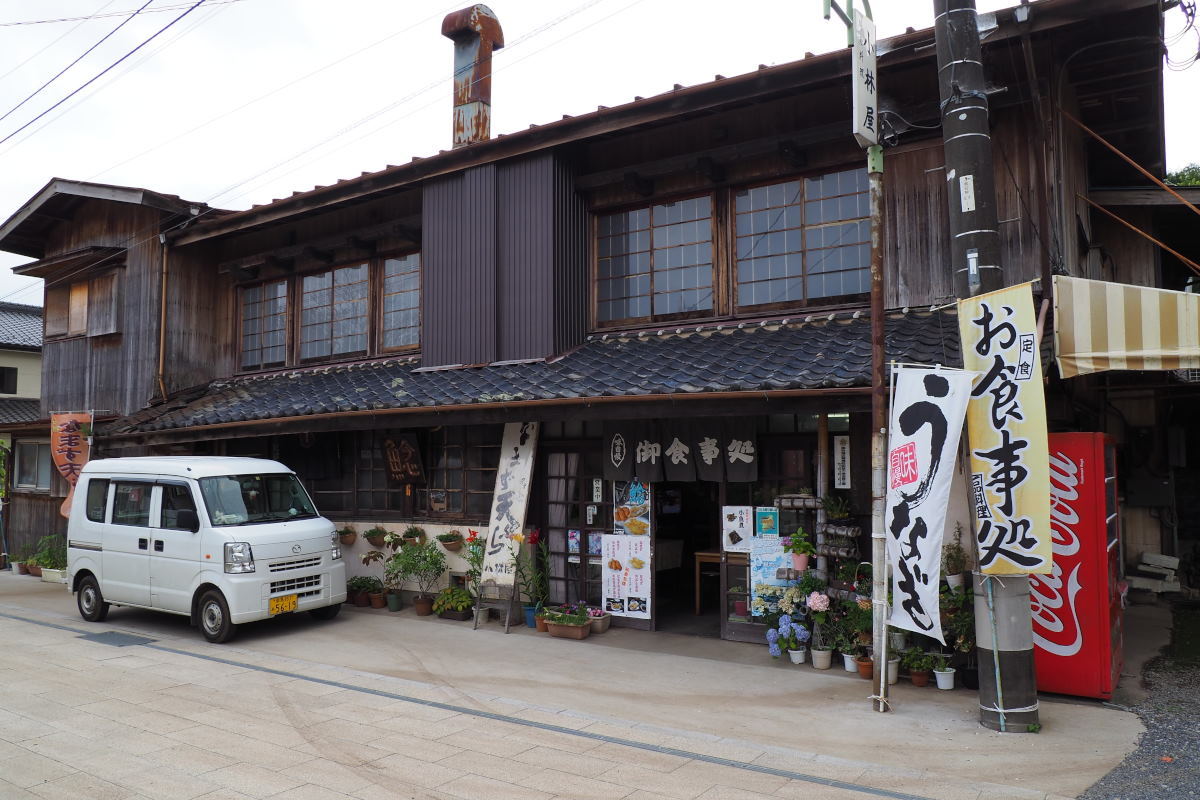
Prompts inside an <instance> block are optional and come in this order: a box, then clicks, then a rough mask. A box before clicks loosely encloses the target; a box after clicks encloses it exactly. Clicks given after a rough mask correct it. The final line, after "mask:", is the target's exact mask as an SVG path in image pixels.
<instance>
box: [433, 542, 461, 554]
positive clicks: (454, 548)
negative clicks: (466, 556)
mask: <svg viewBox="0 0 1200 800" xmlns="http://www.w3.org/2000/svg"><path fill="white" fill-rule="evenodd" d="M439 541H441V540H439ZM462 546H463V540H462V539H455V540H454V541H452V542H442V547H444V548H446V552H447V553H457V552H458V551H459V550H462Z"/></svg>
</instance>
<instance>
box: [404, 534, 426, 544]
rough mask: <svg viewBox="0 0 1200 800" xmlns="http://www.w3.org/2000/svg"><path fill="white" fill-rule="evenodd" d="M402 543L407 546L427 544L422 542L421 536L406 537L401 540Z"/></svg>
mask: <svg viewBox="0 0 1200 800" xmlns="http://www.w3.org/2000/svg"><path fill="white" fill-rule="evenodd" d="M400 541H402V542H403V543H404V544H405V545H410V544H411V545H422V544H425V542H423V541H421V537H419V536H405V537H403V538H401V540H400Z"/></svg>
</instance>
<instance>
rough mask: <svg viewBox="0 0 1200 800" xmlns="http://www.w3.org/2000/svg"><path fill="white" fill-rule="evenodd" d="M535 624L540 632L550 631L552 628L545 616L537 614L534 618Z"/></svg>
mask: <svg viewBox="0 0 1200 800" xmlns="http://www.w3.org/2000/svg"><path fill="white" fill-rule="evenodd" d="M533 624H534V627H536V628H537V631H538V633H548V632H549V631H550V628H549V627H547V625H546V620H545V618H544V617H536V616H535V617H534V618H533Z"/></svg>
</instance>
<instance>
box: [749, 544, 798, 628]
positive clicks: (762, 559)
mask: <svg viewBox="0 0 1200 800" xmlns="http://www.w3.org/2000/svg"><path fill="white" fill-rule="evenodd" d="M753 542H754V543H753V544H752V545H751V549H750V603H751V608H753V604H754V601H755V600H757V599H758V596H759V592H758V590H759V588H760V587H762V586H786V585H787V584H788V580H787V579H786V578H780V577H779V575H780V570H786V569H787V568H788V567H790V566H791V565H792V559H791V556H790V555H788V554H787V553H785V552H784V551H783V543H782V542H781V541H780V539H779V537H778V536H772V535H765V536H755V537H754V539H753ZM763 599H764V600H765V601H766V603H767V605H768V606H773V605H774V604H775V603H776V602H778V596H776V595H772V596H770V597H764V598H763ZM771 610H775V609H774V608H772V609H771Z"/></svg>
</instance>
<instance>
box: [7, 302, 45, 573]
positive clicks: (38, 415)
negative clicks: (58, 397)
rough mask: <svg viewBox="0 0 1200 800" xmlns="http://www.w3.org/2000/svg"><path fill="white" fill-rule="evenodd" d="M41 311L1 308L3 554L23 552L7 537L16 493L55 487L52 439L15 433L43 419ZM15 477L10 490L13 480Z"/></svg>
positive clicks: (12, 305)
mask: <svg viewBox="0 0 1200 800" xmlns="http://www.w3.org/2000/svg"><path fill="white" fill-rule="evenodd" d="M41 392H42V309H41V307H40V306H27V305H22V304H20V303H5V302H0V460H2V461H3V464H2V465H0V466H2V469H0V474H2V475H3V476H4V481H3V484H2V485H0V499H2V504H0V524H3V525H4V529H0V530H4V533H5V536H4V544H3V548H2V549H3V551H4V552H9V553H15V552H18V549H17V547H15V546H12V545H14V544H16V540H15V539H13V537H12V536H11V534H9V533H8V531H7V528H8V527H9V525H8V505H9V499H10V498H9V491H10V488H11V487H19V489H20V490H22V491H25V490H36V489H37V488H38V487H39V486H44V487H45V489H46V490H47V491H48V490H49V486H50V444H49V435H48V433H49V432H48V431H46V432H45V433H46V435H44V436H41V437H33V438H31V437H26V436H22V435H20V434H18V435H17V438H16V445H15V446H14V439H13V435H14V434H13V431H14V430H16V431H19V430H21V427H22V426H26V425H29V424H31V423H35V422H37V421H38V420H40V419H42V410H41V402H40V401H39V400H38V397H39V396H40V395H41ZM9 476H11V477H12V482H11V484H10V483H9V481H8V477H9Z"/></svg>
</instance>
